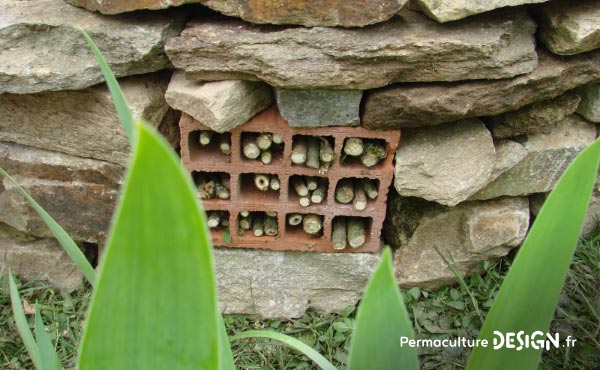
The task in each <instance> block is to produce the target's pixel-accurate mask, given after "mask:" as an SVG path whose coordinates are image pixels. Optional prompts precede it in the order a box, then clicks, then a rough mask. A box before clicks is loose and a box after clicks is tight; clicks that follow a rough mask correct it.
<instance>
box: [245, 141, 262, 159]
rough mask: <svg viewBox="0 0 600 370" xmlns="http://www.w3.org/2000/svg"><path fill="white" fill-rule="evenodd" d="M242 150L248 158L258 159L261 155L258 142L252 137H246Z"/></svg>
mask: <svg viewBox="0 0 600 370" xmlns="http://www.w3.org/2000/svg"><path fill="white" fill-rule="evenodd" d="M242 151H243V152H244V155H245V156H246V158H249V159H256V158H258V156H259V155H260V149H259V148H258V145H256V142H255V141H254V140H252V139H251V138H250V137H245V138H244V139H243V141H242Z"/></svg>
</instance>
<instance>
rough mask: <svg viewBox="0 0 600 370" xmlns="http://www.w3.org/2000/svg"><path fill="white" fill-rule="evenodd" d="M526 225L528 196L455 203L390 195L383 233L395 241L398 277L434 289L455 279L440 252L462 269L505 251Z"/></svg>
mask: <svg viewBox="0 0 600 370" xmlns="http://www.w3.org/2000/svg"><path fill="white" fill-rule="evenodd" d="M528 226H529V207H528V201H527V198H502V199H495V200H490V201H485V202H465V203H462V204H460V205H458V206H456V207H453V208H447V207H441V206H436V205H428V204H427V203H423V201H422V200H419V199H416V198H402V197H398V196H397V195H393V196H392V197H391V198H390V202H389V204H388V216H387V220H386V224H385V230H386V235H389V234H392V235H393V234H399V236H398V237H396V238H392V239H388V242H390V243H392V244H393V245H394V246H395V247H398V250H397V251H396V254H395V258H394V268H395V271H396V279H397V280H398V282H399V283H400V285H401V286H403V287H412V286H419V287H423V288H428V289H434V288H437V287H440V286H443V285H447V284H451V283H454V282H455V281H456V277H455V276H454V274H453V273H452V271H451V270H450V269H449V268H448V266H447V265H446V263H445V262H444V260H443V259H442V258H441V257H440V255H439V254H438V250H439V252H441V253H442V254H443V255H444V256H445V257H446V258H448V259H450V258H449V257H451V260H453V261H454V262H455V264H456V267H457V269H458V270H459V271H460V272H461V273H462V274H469V273H472V272H476V271H478V270H479V269H480V266H481V263H482V262H483V261H486V260H491V259H494V258H497V257H499V256H503V255H506V254H507V253H508V252H509V251H510V249H512V248H514V247H516V246H518V245H519V244H520V243H521V242H522V241H523V239H524V237H525V234H526V233H527V228H528Z"/></svg>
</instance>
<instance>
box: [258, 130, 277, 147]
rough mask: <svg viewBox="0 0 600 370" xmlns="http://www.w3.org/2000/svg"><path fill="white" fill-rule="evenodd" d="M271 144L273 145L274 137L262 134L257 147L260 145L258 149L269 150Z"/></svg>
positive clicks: (259, 136)
mask: <svg viewBox="0 0 600 370" xmlns="http://www.w3.org/2000/svg"><path fill="white" fill-rule="evenodd" d="M271 144H273V135H271V134H268V133H262V134H259V135H258V137H257V138H256V145H258V148H259V149H261V150H267V149H269V148H270V147H271Z"/></svg>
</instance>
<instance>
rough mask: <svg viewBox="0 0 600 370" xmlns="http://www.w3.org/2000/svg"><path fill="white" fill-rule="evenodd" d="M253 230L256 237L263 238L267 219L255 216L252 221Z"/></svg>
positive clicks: (259, 215)
mask: <svg viewBox="0 0 600 370" xmlns="http://www.w3.org/2000/svg"><path fill="white" fill-rule="evenodd" d="M252 230H253V231H254V236H263V235H264V233H265V218H264V216H263V215H262V214H260V213H258V214H256V215H254V218H253V220H252Z"/></svg>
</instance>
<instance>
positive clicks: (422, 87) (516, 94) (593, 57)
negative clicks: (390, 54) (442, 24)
mask: <svg viewBox="0 0 600 370" xmlns="http://www.w3.org/2000/svg"><path fill="white" fill-rule="evenodd" d="M538 54H539V66H538V67H537V68H536V69H535V70H534V71H533V72H531V73H529V74H526V75H523V76H518V77H515V78H512V79H505V80H498V81H467V82H457V83H431V84H398V85H393V86H390V87H386V88H383V89H377V90H373V91H369V92H367V93H366V95H365V99H364V100H365V103H364V113H363V117H362V123H363V125H364V126H366V127H368V128H371V129H375V130H390V129H397V128H402V127H421V126H432V125H437V124H440V123H444V122H451V121H456V120H458V119H462V118H469V117H479V116H494V115H497V114H500V113H504V112H508V111H512V110H515V109H518V108H521V107H523V106H525V105H527V104H531V103H534V102H536V101H540V100H546V99H551V98H554V97H557V96H559V95H562V94H563V93H564V92H566V91H567V90H571V89H574V88H576V87H578V86H580V85H584V84H587V83H590V82H593V81H600V51H594V52H591V53H587V54H582V55H578V56H573V57H561V58H559V57H556V56H552V55H551V54H550V53H548V52H545V51H543V50H538Z"/></svg>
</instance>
